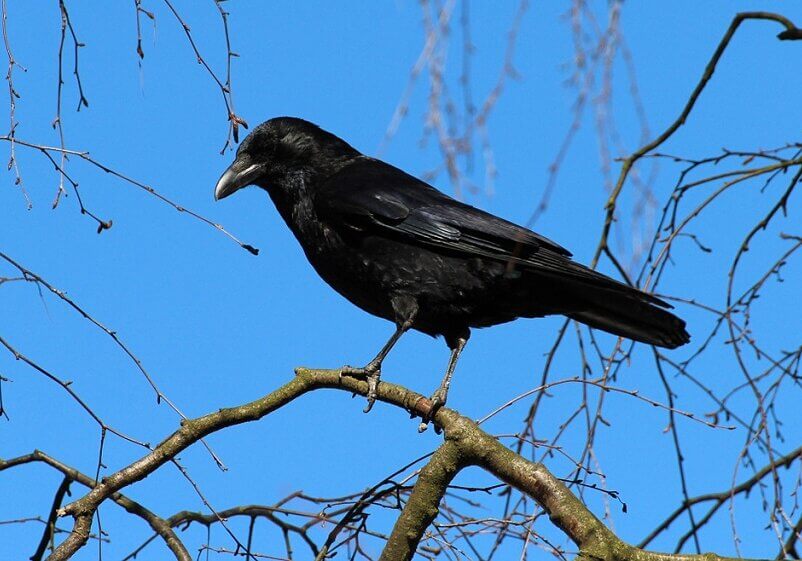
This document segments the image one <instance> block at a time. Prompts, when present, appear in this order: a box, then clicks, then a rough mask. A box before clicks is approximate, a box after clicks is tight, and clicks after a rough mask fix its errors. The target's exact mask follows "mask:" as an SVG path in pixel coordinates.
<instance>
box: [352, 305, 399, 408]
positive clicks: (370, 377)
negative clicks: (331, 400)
mask: <svg viewBox="0 0 802 561" xmlns="http://www.w3.org/2000/svg"><path fill="white" fill-rule="evenodd" d="M414 319H415V314H414V313H413V314H412V315H411V317H408V318H407V319H405V320H404V321H402V322H400V323H398V324H397V327H396V330H395V333H393V334H392V335H391V336H390V338H389V339H388V340H387V342H386V343H385V344H384V346H383V347H382V348H381V350H380V351H379V354H377V355H376V356H375V357H374V358H373V360H371V361H370V362H369V363H367V364H366V365H365V366H363V367H362V368H354V367H353V366H347V365H346V366H343V367H342V368H341V369H340V376H352V377H354V378H363V379H364V380H365V381H366V382H367V383H368V404H367V405H366V406H365V409H364V412H365V413H367V412H368V411H370V410H371V409H372V408H373V404H374V403H376V389H377V388H378V386H379V378H380V377H381V373H382V362H383V361H384V358H385V357H386V356H387V354H388V353H389V352H390V350H391V349H392V348H393V347H394V346H395V344H396V343H397V342H398V340H399V339H400V338H401V335H403V334H404V333H406V332H407V331H409V329H410V328H411V327H412V322H413V321H414Z"/></svg>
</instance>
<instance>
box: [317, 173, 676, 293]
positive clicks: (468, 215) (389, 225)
mask: <svg viewBox="0 0 802 561" xmlns="http://www.w3.org/2000/svg"><path fill="white" fill-rule="evenodd" d="M313 196H314V200H315V208H316V210H317V212H318V215H319V216H320V218H322V219H323V220H325V221H327V222H328V223H330V224H332V225H334V226H335V227H343V228H346V229H350V230H356V231H360V232H364V233H365V234H372V235H380V236H385V237H394V238H401V239H404V240H405V241H406V242H407V243H411V244H415V245H420V246H424V247H429V248H434V249H438V250H440V251H447V252H452V253H458V254H461V255H464V256H466V257H484V258H487V259H493V260H496V261H501V262H504V263H508V264H510V265H514V266H515V268H518V267H521V268H524V269H527V270H530V271H531V272H534V273H540V274H544V275H549V276H552V277H558V278H564V279H566V280H568V279H572V280H575V281H579V282H586V283H590V284H592V285H594V286H597V287H600V288H602V287H603V288H608V289H613V290H622V289H624V290H631V289H630V288H629V287H627V286H626V285H623V284H622V283H619V282H617V281H615V280H613V279H611V278H609V277H606V276H604V275H601V274H600V273H597V272H596V271H593V270H592V269H589V268H587V267H585V266H583V265H580V264H578V263H575V262H573V261H571V260H570V259H569V258H570V256H571V253H570V252H569V251H568V250H566V249H565V248H563V247H562V246H560V245H558V244H556V243H554V242H553V241H551V240H549V239H548V238H544V237H543V236H540V235H538V234H536V233H534V232H532V231H531V230H528V229H526V228H523V227H521V226H518V225H516V224H513V223H512V222H508V221H506V220H504V219H502V218H499V217H497V216H493V215H492V214H489V213H487V212H484V211H482V210H479V209H477V208H474V207H472V206H470V205H466V204H464V203H461V202H459V201H457V200H455V199H452V198H451V197H449V196H447V195H445V194H443V193H441V192H440V191H438V190H437V189H435V188H434V187H432V186H430V185H428V184H427V183H424V182H423V181H421V180H419V179H416V178H415V177H412V176H411V175H409V174H407V173H406V172H404V171H402V170H400V169H398V168H396V167H393V166H391V165H390V164H387V163H384V162H382V161H380V160H375V159H372V158H367V157H363V158H360V159H358V160H356V161H354V162H353V163H351V164H349V165H348V166H346V167H344V168H343V169H341V170H340V171H339V172H337V173H336V174H334V175H333V176H331V177H330V178H328V179H327V180H326V181H325V182H324V183H323V184H322V185H320V186H318V187H317V188H316V189H315V193H314V195H313ZM644 297H645V299H646V300H648V301H652V302H654V303H656V304H659V305H666V306H667V304H665V303H664V302H662V301H661V300H659V299H657V298H654V297H651V296H649V295H645V294H644Z"/></svg>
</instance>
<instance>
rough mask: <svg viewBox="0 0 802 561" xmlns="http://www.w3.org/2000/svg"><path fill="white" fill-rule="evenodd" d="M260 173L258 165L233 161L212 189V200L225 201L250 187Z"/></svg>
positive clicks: (260, 167) (260, 169)
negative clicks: (235, 193) (233, 194)
mask: <svg viewBox="0 0 802 561" xmlns="http://www.w3.org/2000/svg"><path fill="white" fill-rule="evenodd" d="M261 172H262V166H261V165H260V164H252V163H250V162H249V161H240V160H234V163H233V164H231V167H229V168H228V169H227V170H226V171H225V173H223V176H222V177H221V178H220V180H219V181H218V182H217V186H216V187H215V188H214V200H216V201H219V200H220V199H225V198H226V197H228V196H229V195H230V194H232V193H234V192H236V191H239V190H240V189H242V188H243V187H245V186H247V185H251V184H252V183H253V182H254V180H256V178H257V177H259V174H261Z"/></svg>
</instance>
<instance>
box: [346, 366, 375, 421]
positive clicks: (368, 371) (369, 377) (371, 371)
mask: <svg viewBox="0 0 802 561" xmlns="http://www.w3.org/2000/svg"><path fill="white" fill-rule="evenodd" d="M343 376H350V377H352V378H359V379H360V380H365V381H366V382H367V383H368V394H367V398H368V404H367V405H366V406H365V409H363V412H365V413H368V412H369V411H370V410H371V409H373V404H374V403H376V397H377V394H376V390H377V389H378V387H379V378H380V377H381V365H379V364H376V363H374V362H369V363H368V364H367V365H365V366H363V367H361V368H355V367H353V366H348V365H346V366H343V367H342V368H341V369H340V379H341V380H342V378H343Z"/></svg>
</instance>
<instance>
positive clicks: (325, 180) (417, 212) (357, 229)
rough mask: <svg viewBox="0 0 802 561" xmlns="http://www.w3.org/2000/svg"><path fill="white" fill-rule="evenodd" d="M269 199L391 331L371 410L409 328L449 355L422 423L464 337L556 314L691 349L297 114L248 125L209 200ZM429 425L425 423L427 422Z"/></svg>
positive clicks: (584, 271)
mask: <svg viewBox="0 0 802 561" xmlns="http://www.w3.org/2000/svg"><path fill="white" fill-rule="evenodd" d="M248 185H257V186H259V187H261V188H262V189H264V190H265V191H267V193H268V195H269V196H270V198H271V199H272V200H273V203H274V204H275V206H276V208H277V209H278V212H279V214H280V215H281V217H282V218H283V219H284V221H285V222H286V224H287V226H288V227H289V228H290V230H292V233H293V234H294V235H295V237H296V238H297V239H298V242H299V243H300V244H301V248H302V249H303V251H304V253H305V254H306V257H307V259H308V260H309V262H310V263H311V264H312V266H313V267H314V268H315V270H316V271H317V273H318V274H319V275H320V276H321V277H322V278H323V280H325V281H326V282H327V283H328V284H329V285H330V286H331V287H332V288H334V290H336V291H337V292H339V293H340V294H341V295H343V296H344V297H345V298H347V299H348V300H350V301H351V302H352V303H354V304H355V305H357V306H359V307H360V308H362V309H363V310H365V311H366V312H368V313H370V314H373V315H375V316H378V317H381V318H384V319H387V320H390V321H392V322H394V323H395V326H396V329H395V332H394V333H393V334H392V336H391V337H390V339H389V340H388V341H387V343H386V344H385V345H384V346H383V347H382V348H381V350H380V351H379V352H378V354H377V355H376V356H375V357H374V358H373V359H372V360H371V361H370V362H368V363H367V365H365V366H364V367H362V368H353V367H350V366H345V367H343V370H342V371H343V373H344V374H346V375H350V376H359V377H363V378H365V379H366V380H367V381H368V387H369V392H368V404H367V407H366V408H365V411H366V412H367V411H369V410H370V408H371V407H372V405H373V403H374V401H375V399H376V387H377V384H378V381H379V376H380V374H381V365H382V361H383V360H384V358H385V357H386V356H387V353H389V352H390V350H391V349H392V348H393V346H394V345H395V344H396V343H397V342H398V340H399V338H400V337H401V336H402V335H403V334H404V333H405V332H406V331H408V330H409V329H416V330H418V331H421V332H423V333H426V334H428V335H431V336H443V338H444V339H445V342H446V344H447V345H448V347H449V349H451V357H450V360H449V362H448V367H447V368H446V373H445V376H444V378H443V380H442V382H441V384H440V387H439V388H438V389H437V391H435V392H434V394H433V395H432V397H431V401H432V408H431V411H432V413H431V414H430V415H429V418H431V416H432V415H433V414H434V412H435V411H436V410H437V409H438V408H439V407H441V406H442V405H443V404H445V402H446V398H447V394H448V388H449V384H450V382H451V377H452V375H453V373H454V369H455V367H456V365H457V360H458V359H459V356H460V353H461V352H462V350H463V348H464V347H465V344H466V342H467V341H468V338H469V337H470V333H471V331H470V330H471V328H472V327H477V328H478V327H488V326H492V325H496V324H499V323H505V322H508V321H512V320H514V319H516V318H519V317H526V318H536V317H543V316H547V315H552V314H562V315H565V316H567V317H569V318H571V319H573V320H576V321H579V322H581V323H584V324H586V325H589V326H590V327H595V328H598V329H601V330H603V331H607V332H609V333H612V334H615V335H619V336H621V337H628V338H630V339H633V340H635V341H640V342H643V343H648V344H651V345H657V346H660V347H666V348H669V349H673V348H675V347H678V346H680V345H683V344H685V343H687V342H688V341H690V336H689V335H688V333H687V332H686V331H685V322H684V321H683V320H681V319H680V318H678V317H676V316H675V315H673V314H671V313H669V312H667V311H665V310H664V309H663V308H671V306H670V305H669V304H667V303H666V302H664V301H662V300H660V299H659V298H656V297H655V296H652V295H651V294H647V293H645V292H642V291H640V290H637V289H635V288H632V287H630V286H627V285H626V284H623V283H621V282H618V281H616V280H613V279H611V278H610V277H607V276H605V275H602V274H601V273H598V272H596V271H594V270H592V269H590V268H588V267H585V266H584V265H580V264H579V263H576V262H574V261H572V260H571V253H570V252H568V251H567V250H566V249H565V248H563V247H561V246H560V245H558V244H556V243H554V242H553V241H551V240H549V239H547V238H545V237H543V236H541V235H539V234H536V233H535V232H532V231H531V230H528V229H526V228H523V227H521V226H517V225H515V224H513V223H512V222H508V221H507V220H504V219H502V218H499V217H497V216H494V215H492V214H489V213H487V212H484V211H482V210H479V209H477V208H474V207H472V206H469V205H467V204H465V203H462V202H460V201H457V200H455V199H453V198H451V197H449V196H448V195H445V194H444V193H442V192H440V191H438V190H437V189H435V188H434V187H432V186H431V185H429V184H427V183H425V182H423V181H421V180H420V179H417V178H415V177H413V176H411V175H409V174H408V173H406V172H404V171H402V170H400V169H398V168H396V167H394V166H392V165H390V164H388V163H386V162H383V161H381V160H378V159H376V158H371V157H369V156H365V155H364V154H362V153H360V152H359V151H357V150H356V149H355V148H353V147H352V146H350V145H349V144H348V143H347V142H345V141H344V140H342V139H341V138H339V137H337V136H335V135H334V134H332V133H329V132H326V131H325V130H323V129H321V128H319V127H318V126H316V125H314V124H312V123H310V122H308V121H305V120H303V119H298V118H294V117H277V118H274V119H270V120H269V121H266V122H264V123H262V124H261V125H259V126H258V127H256V128H255V129H254V130H253V132H251V133H250V134H249V135H248V136H247V137H246V138H245V139H244V140H243V141H242V144H240V146H239V148H238V149H237V154H236V158H235V159H234V162H233V163H232V164H231V166H230V167H229V168H228V169H227V170H226V171H225V172H224V173H223V175H222V177H221V178H220V180H219V181H218V182H217V186H216V187H215V191H214V197H215V199H216V200H219V199H223V198H225V197H228V196H229V195H231V194H232V193H234V192H235V191H237V190H239V189H241V188H243V187H245V186H248ZM427 421H428V419H424V425H423V426H424V427H425V423H426V422H427Z"/></svg>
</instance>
